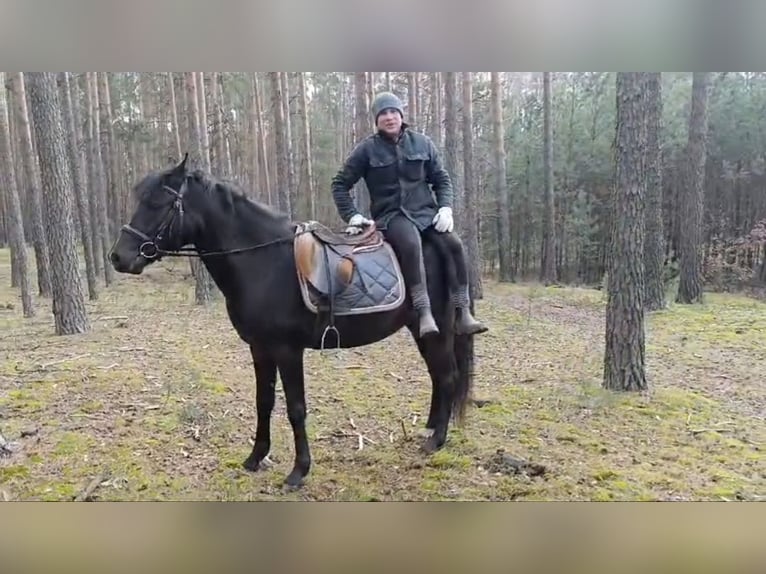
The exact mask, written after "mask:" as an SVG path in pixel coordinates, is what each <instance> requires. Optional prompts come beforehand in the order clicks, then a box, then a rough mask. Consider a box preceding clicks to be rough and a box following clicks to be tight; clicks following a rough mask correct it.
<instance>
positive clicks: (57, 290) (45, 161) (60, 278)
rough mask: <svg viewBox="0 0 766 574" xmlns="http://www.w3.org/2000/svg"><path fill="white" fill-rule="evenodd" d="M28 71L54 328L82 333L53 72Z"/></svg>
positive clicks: (86, 324) (85, 327)
mask: <svg viewBox="0 0 766 574" xmlns="http://www.w3.org/2000/svg"><path fill="white" fill-rule="evenodd" d="M28 77H29V96H30V102H31V104H32V117H33V125H34V129H35V135H36V140H37V153H38V156H39V161H40V179H41V182H42V187H43V190H44V192H45V197H46V201H45V209H44V212H45V229H46V233H47V239H48V245H49V247H50V257H51V287H52V295H53V316H54V320H55V330H56V334H58V335H71V334H75V333H85V332H87V331H89V330H90V321H89V320H88V315H87V313H86V310H85V300H84V297H83V292H82V285H81V281H80V273H79V269H78V264H77V244H76V238H75V237H76V236H75V229H74V228H75V225H74V201H73V199H72V185H71V179H70V177H69V168H68V166H67V156H66V143H65V134H64V126H63V123H62V117H61V105H60V101H59V97H58V93H57V90H56V74H55V73H52V72H32V73H29V76H28Z"/></svg>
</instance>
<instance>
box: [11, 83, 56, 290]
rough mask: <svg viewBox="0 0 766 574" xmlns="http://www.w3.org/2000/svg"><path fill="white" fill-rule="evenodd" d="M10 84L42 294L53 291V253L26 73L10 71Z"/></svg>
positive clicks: (38, 280) (38, 286) (38, 283)
mask: <svg viewBox="0 0 766 574" xmlns="http://www.w3.org/2000/svg"><path fill="white" fill-rule="evenodd" d="M7 88H8V90H9V91H10V92H11V93H12V95H13V106H14V109H15V110H16V113H15V116H16V124H17V127H18V130H17V131H18V136H19V137H20V139H21V150H20V153H19V155H20V156H21V159H22V163H23V166H24V175H25V178H26V186H27V189H28V190H29V198H30V199H31V200H32V201H31V203H32V242H33V244H34V249H35V264H36V266H37V288H38V292H39V294H40V295H41V296H42V297H50V295H51V275H50V255H49V253H48V243H47V241H46V234H45V228H44V225H43V219H44V217H43V200H42V190H41V189H40V176H39V172H38V169H37V165H36V161H37V160H36V159H35V158H36V157H37V156H36V154H35V150H34V146H33V145H32V127H31V126H30V122H29V111H28V110H27V98H26V89H25V86H24V76H23V75H22V74H21V72H12V73H11V74H9V75H8V82H7Z"/></svg>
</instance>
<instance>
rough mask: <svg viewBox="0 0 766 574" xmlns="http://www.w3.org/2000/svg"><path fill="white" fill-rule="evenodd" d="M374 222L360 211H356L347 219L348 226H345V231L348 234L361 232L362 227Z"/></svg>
mask: <svg viewBox="0 0 766 574" xmlns="http://www.w3.org/2000/svg"><path fill="white" fill-rule="evenodd" d="M373 223H375V222H374V221H373V220H372V219H367V218H366V217H365V216H364V215H362V214H361V213H357V214H355V215H353V216H352V217H351V219H349V220H348V227H346V233H348V234H349V235H356V234H357V233H361V232H362V227H365V226H367V225H372V224H373Z"/></svg>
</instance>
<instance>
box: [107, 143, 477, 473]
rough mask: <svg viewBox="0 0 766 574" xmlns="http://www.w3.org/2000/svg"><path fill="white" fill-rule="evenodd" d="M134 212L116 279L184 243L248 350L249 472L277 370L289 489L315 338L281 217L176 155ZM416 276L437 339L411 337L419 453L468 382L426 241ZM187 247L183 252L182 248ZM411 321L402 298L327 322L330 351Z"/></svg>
mask: <svg viewBox="0 0 766 574" xmlns="http://www.w3.org/2000/svg"><path fill="white" fill-rule="evenodd" d="M134 193H135V195H136V199H137V207H136V210H135V213H134V214H133V216H132V218H131V220H130V223H129V224H128V225H124V226H123V227H122V229H121V232H120V235H119V237H118V238H117V240H116V242H115V244H114V246H113V247H112V251H111V254H110V260H111V263H112V265H113V266H114V268H115V269H116V270H117V271H118V272H121V273H131V274H140V273H141V272H142V271H143V270H144V268H145V267H146V266H147V265H149V264H150V263H152V262H154V261H157V260H159V259H161V258H162V256H163V255H173V254H176V255H177V254H181V253H184V254H186V255H189V253H188V252H184V251H182V249H184V247H183V246H186V245H193V246H194V250H195V251H194V254H195V255H196V256H199V257H200V259H201V260H202V262H203V263H204V265H205V267H206V268H207V270H208V271H209V272H210V275H211V276H212V278H213V280H214V281H215V283H216V285H217V286H218V288H219V289H220V290H221V292H222V293H223V295H224V297H225V300H226V308H227V311H228V314H229V318H230V319H231V323H232V324H233V326H234V328H235V329H236V331H237V333H238V334H239V336H240V337H241V338H242V340H243V341H245V343H247V344H248V345H249V346H250V351H251V354H252V358H253V364H254V367H255V377H256V386H257V393H256V410H257V427H256V435H255V445H254V446H253V450H252V452H251V454H250V456H249V457H248V458H247V459H246V460H245V461H244V463H243V464H244V467H245V468H246V469H248V470H252V471H254V470H257V469H258V467H259V465H260V464H261V461H262V460H263V459H264V457H266V455H267V454H268V453H269V449H270V446H271V437H270V420H271V413H272V409H273V407H274V387H275V384H276V377H277V371H279V374H280V377H281V379H282V385H283V389H284V393H285V398H286V402H287V414H288V418H289V420H290V424H291V426H292V429H293V435H294V438H295V465H294V467H293V469H292V471H291V472H290V474H289V475H288V476H287V477H286V478H285V482H286V483H287V485H289V486H298V485H300V484H301V482H302V480H303V478H304V477H305V476H306V475H307V474H308V472H309V468H310V466H311V455H310V452H309V444H308V439H307V437H306V428H305V418H306V403H305V397H304V369H303V355H304V351H305V350H306V349H318V348H321V347H320V345H321V343H322V336H323V333H325V331H324V330H323V328H322V326H321V325H319V324H318V321H317V314H315V313H314V312H312V310H310V309H309V308H307V306H306V304H305V302H304V300H303V299H302V293H301V290H300V284H299V280H298V275H297V273H296V260H295V246H294V239H295V236H296V229H297V225H296V224H295V223H294V222H292V221H290V220H289V219H288V218H287V217H286V216H285V215H283V214H279V213H277V212H274V211H273V210H271V209H270V208H269V207H267V206H265V205H262V204H259V203H257V202H255V201H252V200H250V199H248V198H247V197H245V195H244V194H243V193H242V192H241V191H240V190H239V189H238V188H237V187H236V186H235V185H234V184H232V183H230V182H226V181H221V180H218V179H215V178H214V177H212V176H210V175H209V174H205V173H203V172H200V171H189V170H188V169H187V167H186V157H184V159H183V161H181V163H180V164H179V165H177V166H175V167H172V168H169V169H166V170H164V171H158V172H153V173H150V174H148V175H146V176H145V177H144V178H143V179H142V180H141V181H140V182H139V183H138V184H137V185H136V186H135V188H134ZM423 248H424V258H425V268H426V273H427V281H428V286H429V294H430V296H431V302H432V308H433V313H434V317H435V319H436V322H437V325H438V327H439V329H440V333H439V334H438V335H431V336H427V337H423V338H422V339H419V338H418V339H416V341H417V346H418V350H419V351H420V354H421V356H422V357H423V359H424V360H425V363H426V365H427V367H428V372H429V375H430V377H431V381H432V396H431V405H430V412H429V416H428V420H427V422H426V428H427V429H430V430H431V431H433V432H432V434H431V436H430V437H428V438H427V439H426V440H425V442H424V444H423V446H422V448H423V449H424V450H425V451H426V452H433V451H435V450H437V449H439V448H441V447H442V445H443V444H444V442H445V440H446V437H447V427H448V424H449V421H450V418H451V417H454V418H455V419H456V420H460V419H461V418H462V416H463V414H464V409H465V406H466V403H467V401H468V399H469V394H470V391H471V385H472V379H473V373H472V370H473V337H472V336H470V335H456V334H455V333H454V328H453V323H454V315H455V311H454V307H453V306H452V305H451V304H450V303H449V294H448V291H447V275H446V274H447V273H448V272H449V265H448V264H447V262H446V259H445V257H444V255H445V254H444V253H442V252H440V251H439V248H438V247H436V246H434V245H432V244H431V243H429V242H425V244H424V246H423ZM186 249H188V248H186ZM417 325H418V321H417V315H416V314H415V312H414V311H413V309H412V307H411V302H410V301H409V298H407V299H406V300H405V302H404V303H403V304H401V305H399V306H398V307H396V308H394V309H392V310H386V311H383V312H378V313H369V314H364V315H355V316H354V315H345V316H337V317H336V318H335V324H334V326H335V327H336V328H337V332H338V333H339V346H340V347H344V348H349V347H358V346H362V345H368V344H370V343H374V342H377V341H381V340H383V339H385V338H387V337H389V336H390V335H393V334H394V333H396V332H397V331H399V330H400V329H401V328H402V327H407V328H408V329H410V331H411V332H412V333H413V335H415V334H416V333H415V331H414V329H417Z"/></svg>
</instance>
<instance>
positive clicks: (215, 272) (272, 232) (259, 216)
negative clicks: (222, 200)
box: [195, 198, 292, 296]
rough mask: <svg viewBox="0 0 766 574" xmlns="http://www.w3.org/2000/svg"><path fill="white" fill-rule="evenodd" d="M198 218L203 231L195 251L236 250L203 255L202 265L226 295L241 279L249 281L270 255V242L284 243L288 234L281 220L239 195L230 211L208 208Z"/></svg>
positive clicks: (271, 252)
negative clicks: (200, 219) (240, 197)
mask: <svg viewBox="0 0 766 574" xmlns="http://www.w3.org/2000/svg"><path fill="white" fill-rule="evenodd" d="M202 220H203V225H204V227H203V231H202V233H200V234H199V236H198V237H197V239H196V241H195V247H196V248H197V249H198V250H199V251H201V252H205V251H207V252H214V253H215V252H217V253H220V252H228V251H238V253H231V254H220V255H211V256H208V257H204V258H203V262H204V264H205V267H206V268H207V269H208V271H209V272H210V274H211V276H212V277H213V279H214V280H215V282H216V284H217V285H218V287H219V288H220V289H221V291H222V292H223V293H224V295H226V296H228V295H231V294H234V293H235V292H236V290H237V287H238V286H239V285H241V284H242V282H241V281H242V280H244V279H246V278H247V280H248V282H251V281H252V275H253V274H252V270H253V269H258V268H261V269H262V268H264V266H265V265H266V264H267V263H268V262H269V259H270V258H272V257H274V254H275V251H274V247H277V246H275V245H273V244H274V243H287V242H288V241H289V239H290V238H291V236H292V232H291V230H290V229H289V227H288V226H287V225H286V224H285V223H284V222H282V221H279V220H277V219H276V218H274V217H273V216H271V215H270V214H268V213H265V212H264V211H261V208H259V207H258V206H254V205H250V204H247V202H246V200H243V199H239V198H238V199H237V200H236V202H235V209H234V210H233V212H229V213H227V212H226V211H224V210H221V209H208V210H205V211H204V213H203V214H202ZM245 275H247V277H245Z"/></svg>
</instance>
